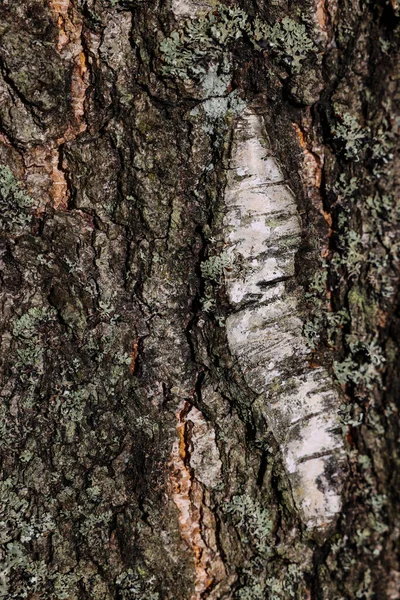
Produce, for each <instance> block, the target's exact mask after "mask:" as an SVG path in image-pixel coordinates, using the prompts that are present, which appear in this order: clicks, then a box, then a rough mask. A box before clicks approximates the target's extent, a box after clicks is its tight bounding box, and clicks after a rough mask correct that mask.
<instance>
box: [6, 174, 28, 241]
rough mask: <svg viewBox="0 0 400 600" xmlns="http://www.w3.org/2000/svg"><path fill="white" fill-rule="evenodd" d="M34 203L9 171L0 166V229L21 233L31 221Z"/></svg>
mask: <svg viewBox="0 0 400 600" xmlns="http://www.w3.org/2000/svg"><path fill="white" fill-rule="evenodd" d="M34 206H35V201H34V199H33V198H31V197H30V196H29V195H28V194H27V192H26V191H25V190H24V188H23V186H22V185H21V183H19V182H18V181H17V180H16V179H15V177H14V175H13V174H12V172H11V170H10V169H9V168H8V167H6V166H0V229H1V230H5V231H11V232H13V233H17V232H21V231H23V230H24V229H26V228H27V227H28V225H29V224H30V223H31V221H32V208H33V207H34Z"/></svg>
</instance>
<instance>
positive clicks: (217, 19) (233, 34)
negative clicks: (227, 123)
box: [160, 3, 316, 80]
mask: <svg viewBox="0 0 400 600" xmlns="http://www.w3.org/2000/svg"><path fill="white" fill-rule="evenodd" d="M187 5H188V11H189V3H187ZM196 8H197V7H196V3H191V19H190V20H189V19H188V20H186V21H183V22H181V23H180V27H179V28H178V29H177V30H175V31H173V32H172V33H171V35H170V36H169V37H166V38H164V39H163V40H162V42H161V44H160V51H161V53H162V59H163V63H164V64H163V66H162V72H163V74H164V75H169V76H171V75H173V76H175V77H179V78H181V79H188V78H189V79H195V80H202V79H204V77H205V76H206V73H207V70H208V65H209V63H210V62H213V63H215V64H221V65H222V64H223V63H224V62H226V57H227V54H228V52H229V49H230V48H231V47H233V45H234V44H235V43H236V42H237V41H238V40H240V39H246V40H248V41H250V43H252V45H253V46H254V47H255V48H256V49H258V50H260V49H261V48H262V47H269V48H270V49H271V51H272V52H273V53H274V54H276V55H277V56H278V58H279V60H282V61H283V62H284V63H285V64H286V65H287V66H289V67H290V69H291V70H292V71H293V72H297V71H299V69H300V67H301V64H302V63H303V61H304V60H305V59H306V58H307V57H308V56H309V55H310V53H312V52H315V50H316V47H315V45H314V43H313V42H312V40H311V38H310V37H309V35H308V33H307V29H306V27H305V25H304V24H303V23H298V22H296V21H294V20H293V19H291V18H290V17H284V18H283V19H282V20H281V21H277V22H276V23H274V24H273V25H270V24H268V23H266V22H263V21H261V19H259V18H258V17H257V18H256V19H250V17H249V15H248V14H247V13H246V12H245V11H244V10H242V9H241V8H236V7H227V6H225V5H223V4H217V5H216V6H215V8H213V9H212V10H210V11H209V12H207V13H205V14H201V13H199V14H196ZM186 14H187V13H186V12H184V11H182V12H181V13H180V16H184V15H186Z"/></svg>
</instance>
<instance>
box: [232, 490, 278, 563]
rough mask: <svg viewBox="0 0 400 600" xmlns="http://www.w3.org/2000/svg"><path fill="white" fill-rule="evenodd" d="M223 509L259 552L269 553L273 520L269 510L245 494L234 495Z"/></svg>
mask: <svg viewBox="0 0 400 600" xmlns="http://www.w3.org/2000/svg"><path fill="white" fill-rule="evenodd" d="M225 511H226V512H227V513H228V514H229V515H231V516H232V518H233V521H234V524H235V526H236V527H238V528H239V529H240V530H242V532H243V533H244V534H245V535H247V536H248V537H249V540H250V541H251V543H253V544H254V546H255V548H256V550H257V552H258V553H259V554H268V553H269V543H268V542H270V536H271V531H272V527H273V521H272V519H271V515H270V512H269V511H268V510H267V509H266V508H263V507H262V506H261V505H260V504H259V503H258V502H257V500H255V499H254V498H252V497H251V496H249V495H247V494H243V495H240V496H234V497H233V498H232V500H231V501H230V502H229V503H228V504H227V505H226V507H225Z"/></svg>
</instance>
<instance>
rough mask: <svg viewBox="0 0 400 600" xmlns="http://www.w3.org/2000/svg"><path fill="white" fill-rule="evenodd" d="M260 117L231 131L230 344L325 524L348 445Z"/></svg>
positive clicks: (293, 477) (299, 489) (336, 500)
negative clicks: (310, 331) (317, 349)
mask: <svg viewBox="0 0 400 600" xmlns="http://www.w3.org/2000/svg"><path fill="white" fill-rule="evenodd" d="M266 144H267V136H266V133H265V132H264V130H263V124H262V119H261V117H260V116H259V115H257V114H255V113H254V112H252V111H251V109H249V108H248V109H246V110H245V112H244V113H243V114H242V115H241V117H240V118H238V119H237V121H236V124H235V130H234V133H233V144H232V153H231V158H230V160H229V164H228V175H227V186H226V191H225V199H224V202H225V220H224V232H225V244H226V252H228V254H231V255H232V256H233V257H236V259H237V258H239V259H240V265H241V267H240V269H238V271H237V272H235V271H234V272H233V274H232V275H231V276H230V277H229V278H228V279H227V281H226V291H227V295H228V298H229V301H230V303H231V305H232V307H233V308H234V309H235V311H234V312H233V313H232V314H231V315H230V316H229V317H228V319H227V321H226V329H227V337H228V343H229V347H230V350H231V352H232V354H233V355H234V356H236V357H237V359H238V360H239V363H240V365H241V368H242V371H243V375H244V377H245V380H246V382H247V384H248V386H249V387H250V388H251V389H252V390H253V391H254V392H256V393H257V394H259V395H260V396H261V397H262V400H263V401H262V402H261V403H259V404H261V405H262V406H263V407H264V408H263V413H264V417H265V419H266V421H267V422H268V423H269V425H270V427H271V429H272V431H273V433H274V435H275V438H276V440H277V442H278V443H279V445H280V448H281V451H282V455H283V459H284V463H285V466H286V470H287V473H288V477H289V479H290V482H291V486H292V492H293V497H294V500H295V503H296V505H297V507H298V509H299V512H300V514H301V516H302V519H303V520H304V522H305V524H306V525H307V526H308V527H311V528H321V527H325V526H327V525H329V523H330V522H331V521H332V520H333V519H334V518H335V516H336V515H337V514H338V512H339V511H340V509H341V499H340V494H341V489H342V485H343V484H342V482H343V461H344V460H345V453H344V448H343V440H342V437H341V436H340V435H339V434H338V433H337V431H339V430H340V427H339V420H338V409H339V404H340V402H339V396H338V393H337V391H336V390H335V388H334V385H333V382H332V381H331V379H330V376H329V374H328V372H327V371H326V370H325V369H324V368H323V367H319V368H317V369H311V368H310V367H309V366H308V364H307V356H308V354H309V350H308V348H307V347H306V344H305V340H304V338H303V334H302V328H303V322H302V320H301V315H300V310H299V307H298V295H299V293H300V290H299V289H296V286H295V284H294V280H293V281H292V283H291V285H290V291H288V290H287V286H286V283H285V282H286V281H287V280H289V279H291V278H293V276H294V258H295V253H296V252H297V250H298V248H299V244H300V236H301V226H300V219H299V217H298V213H297V208H296V203H295V199H294V196H293V194H292V192H291V190H290V189H289V187H288V186H287V185H286V183H285V181H284V178H283V175H282V172H281V170H280V168H279V165H278V163H277V161H276V160H275V158H273V157H271V156H267V152H266Z"/></svg>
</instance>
